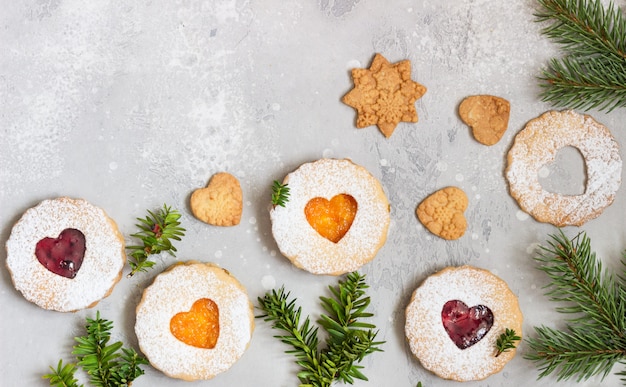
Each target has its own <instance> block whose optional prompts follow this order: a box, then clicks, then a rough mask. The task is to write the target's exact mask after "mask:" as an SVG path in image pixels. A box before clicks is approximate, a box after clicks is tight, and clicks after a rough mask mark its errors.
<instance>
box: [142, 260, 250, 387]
mask: <svg viewBox="0 0 626 387" xmlns="http://www.w3.org/2000/svg"><path fill="white" fill-rule="evenodd" d="M253 331H254V315H253V310H252V303H251V302H250V299H249V297H248V293H247V292H246V289H245V288H244V287H243V286H242V285H241V283H239V281H237V279H236V278H235V277H233V276H232V275H231V274H230V273H229V272H228V271H226V270H225V269H222V268H220V267H218V266H216V265H214V264H210V263H201V262H197V261H188V262H185V263H177V264H174V265H172V266H170V268H168V269H167V270H166V271H164V272H163V273H161V274H159V275H158V276H157V277H156V278H155V279H154V282H153V283H152V284H151V285H150V286H149V287H147V288H146V289H145V290H144V292H143V296H142V298H141V301H140V302H139V304H138V305H137V318H136V322H135V333H136V334H137V340H138V342H139V347H140V349H141V351H142V352H143V354H144V355H145V356H146V357H147V358H148V361H149V362H150V364H151V365H152V366H153V367H154V368H156V369H158V370H160V371H162V372H163V373H164V374H166V375H167V376H169V377H172V378H178V379H183V380H188V381H193V380H201V379H211V378H213V377H214V376H215V375H217V374H219V373H222V372H225V371H226V370H228V369H229V368H230V367H231V366H232V365H233V364H234V363H235V362H236V361H237V360H238V359H239V358H240V357H241V356H242V355H243V353H244V352H245V350H246V349H247V348H248V345H249V343H250V340H251V338H252V332H253Z"/></svg>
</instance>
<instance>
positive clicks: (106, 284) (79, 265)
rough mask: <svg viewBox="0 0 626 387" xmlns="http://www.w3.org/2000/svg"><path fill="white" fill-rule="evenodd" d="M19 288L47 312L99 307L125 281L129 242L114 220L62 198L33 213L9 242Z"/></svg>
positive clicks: (91, 207)
mask: <svg viewBox="0 0 626 387" xmlns="http://www.w3.org/2000/svg"><path fill="white" fill-rule="evenodd" d="M6 249H7V267H8V269H9V271H10V272H11V278H12V280H13V284H14V285H15V288H16V289H17V290H19V291H20V292H21V293H22V294H23V295H24V297H25V298H26V299H27V300H28V301H31V302H33V303H35V304H37V305H38V306H40V307H42V308H44V309H51V310H57V311H60V312H72V311H76V310H80V309H84V308H88V307H92V306H94V305H95V304H96V303H98V301H100V300H101V299H102V298H104V297H106V296H108V295H109V294H110V293H111V291H112V290H113V287H114V286H115V284H117V282H118V281H119V280H120V278H121V275H122V269H123V267H124V265H125V263H126V254H125V252H124V239H123V237H122V235H121V234H120V232H119V230H118V228H117V225H116V224H115V222H114V221H113V220H112V219H111V218H109V217H108V216H107V214H106V213H105V212H104V211H103V210H102V209H101V208H98V207H96V206H94V205H93V204H90V203H89V202H87V201H85V200H83V199H71V198H68V197H60V198H56V199H50V200H44V201H42V202H41V203H39V204H38V205H37V206H35V207H33V208H31V209H28V210H27V211H26V212H25V213H24V214H23V215H22V217H21V219H20V220H19V221H18V222H17V223H16V224H15V225H14V226H13V229H12V230H11V235H10V236H9V239H8V240H7V242H6Z"/></svg>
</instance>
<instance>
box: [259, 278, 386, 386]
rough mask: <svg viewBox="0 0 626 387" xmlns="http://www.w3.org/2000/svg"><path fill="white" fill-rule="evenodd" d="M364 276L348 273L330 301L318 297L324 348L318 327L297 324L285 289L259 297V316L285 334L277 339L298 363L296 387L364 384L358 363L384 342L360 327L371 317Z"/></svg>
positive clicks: (307, 322) (298, 311)
mask: <svg viewBox="0 0 626 387" xmlns="http://www.w3.org/2000/svg"><path fill="white" fill-rule="evenodd" d="M367 288H368V286H367V284H366V283H365V276H362V275H360V274H359V273H356V272H354V273H349V274H348V275H347V277H346V280H345V281H341V280H340V281H339V284H338V286H337V287H333V286H329V289H330V292H331V297H320V300H321V302H322V306H323V308H324V309H325V310H326V311H327V312H328V314H322V315H320V319H319V320H318V323H319V325H320V326H321V327H322V328H323V329H324V330H325V331H326V332H327V333H328V337H327V339H326V342H325V344H326V345H325V347H324V348H320V346H319V339H318V337H317V332H318V327H315V326H313V325H312V324H311V321H310V319H309V317H308V316H307V317H305V318H304V320H302V321H301V317H302V309H301V307H297V306H296V300H295V299H290V293H289V292H286V291H285V288H284V287H281V288H280V289H278V290H272V291H270V292H268V293H266V294H265V296H264V297H262V298H261V297H259V299H258V301H259V305H260V308H261V309H262V310H263V311H264V313H265V314H264V315H261V316H258V317H259V318H264V320H265V321H269V322H272V327H273V328H275V329H278V330H282V331H284V332H286V334H284V335H277V336H275V337H276V338H278V339H279V340H281V341H282V342H283V343H285V344H288V345H289V346H291V347H292V348H293V349H291V350H287V351H286V352H287V353H292V354H294V356H295V357H296V363H297V364H298V365H299V366H300V367H301V371H300V372H298V378H299V379H300V382H301V384H300V387H328V386H330V385H331V384H332V383H333V382H334V381H336V380H340V381H343V382H345V383H350V384H352V383H353V382H354V379H361V380H367V377H366V376H365V375H364V374H363V373H362V372H361V369H363V367H362V366H360V365H358V364H357V363H359V362H361V361H362V360H363V358H364V357H365V356H366V355H368V354H371V353H373V352H377V351H381V349H380V345H382V344H383V343H384V342H382V341H375V339H376V335H377V333H378V332H377V331H374V329H375V328H376V327H375V326H374V325H372V324H368V323H364V322H361V321H359V319H361V318H367V317H371V316H372V314H371V313H369V312H366V311H365V310H366V308H367V306H368V305H369V303H370V298H369V297H368V296H366V294H365V289H367Z"/></svg>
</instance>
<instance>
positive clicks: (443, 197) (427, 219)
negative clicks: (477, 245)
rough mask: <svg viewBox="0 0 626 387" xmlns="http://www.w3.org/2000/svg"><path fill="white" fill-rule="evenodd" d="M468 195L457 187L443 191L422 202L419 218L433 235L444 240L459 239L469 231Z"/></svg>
mask: <svg viewBox="0 0 626 387" xmlns="http://www.w3.org/2000/svg"><path fill="white" fill-rule="evenodd" d="M467 203H468V200H467V195H465V192H463V190H461V189H459V188H457V187H447V188H444V189H441V190H439V191H437V192H435V193H433V194H432V195H430V196H428V197H427V198H426V199H424V201H422V202H421V203H420V204H419V206H417V210H416V211H415V212H416V214H417V218H418V219H419V220H420V222H422V224H423V225H424V226H426V228H427V229H428V230H429V231H430V232H432V233H433V234H435V235H437V236H439V237H441V238H443V239H448V240H452V239H459V238H460V237H461V236H463V234H465V230H466V229H467V221H466V220H465V215H464V212H465V210H466V209H467Z"/></svg>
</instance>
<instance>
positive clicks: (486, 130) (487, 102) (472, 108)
mask: <svg viewBox="0 0 626 387" xmlns="http://www.w3.org/2000/svg"><path fill="white" fill-rule="evenodd" d="M510 113H511V104H510V103H509V101H507V100H506V99H504V98H500V97H496V96H493V95H472V96H469V97H467V98H465V99H464V100H463V102H461V104H460V105H459V116H460V117H461V120H463V122H465V123H466V124H467V125H468V126H469V127H470V128H472V135H473V136H474V138H475V139H476V141H478V142H480V143H481V144H483V145H494V144H496V143H497V142H498V141H500V139H501V138H502V135H503V134H504V132H505V131H506V128H507V127H508V125H509V115H510Z"/></svg>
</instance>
